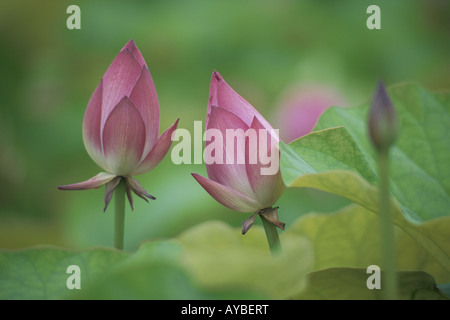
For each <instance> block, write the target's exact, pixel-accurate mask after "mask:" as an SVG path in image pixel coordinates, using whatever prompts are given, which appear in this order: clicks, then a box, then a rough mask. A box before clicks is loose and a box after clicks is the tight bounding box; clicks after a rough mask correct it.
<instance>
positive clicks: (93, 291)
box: [0, 222, 312, 299]
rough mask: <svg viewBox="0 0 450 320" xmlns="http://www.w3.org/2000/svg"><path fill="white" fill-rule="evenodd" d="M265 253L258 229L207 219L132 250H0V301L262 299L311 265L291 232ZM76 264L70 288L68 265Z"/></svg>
mask: <svg viewBox="0 0 450 320" xmlns="http://www.w3.org/2000/svg"><path fill="white" fill-rule="evenodd" d="M283 246H284V251H283V253H281V254H280V255H279V256H277V257H274V258H272V256H271V254H270V251H269V249H268V245H267V240H266V239H265V237H264V233H263V231H262V228H261V227H259V226H254V228H252V230H251V232H249V233H248V234H247V235H246V236H245V237H244V236H242V234H241V230H240V228H231V227H229V226H227V225H226V224H225V223H222V222H208V223H204V224H201V225H199V226H197V227H195V228H193V229H190V230H188V231H186V232H185V233H183V234H182V235H181V236H180V237H179V239H171V240H159V241H150V242H146V243H144V244H142V245H141V246H140V247H139V249H138V250H137V251H136V252H134V253H126V252H123V251H119V250H114V249H108V248H95V249H90V250H86V251H72V250H67V249H63V248H55V247H40V248H30V249H26V250H18V251H0V299H261V298H265V299H267V298H284V297H288V296H291V295H294V294H296V293H298V292H299V291H301V289H302V288H303V287H304V286H305V277H306V274H307V272H309V271H310V267H311V265H312V250H311V247H310V243H309V241H308V240H307V239H306V238H304V237H303V238H302V237H301V236H298V235H295V234H290V235H287V236H285V237H284V239H283ZM71 265H77V266H78V267H79V268H80V275H81V289H80V290H77V289H73V290H69V289H68V288H67V286H66V281H67V279H68V278H69V277H70V276H71V274H68V273H67V272H66V271H67V268H68V267H69V266H71Z"/></svg>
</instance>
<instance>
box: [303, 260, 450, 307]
mask: <svg viewBox="0 0 450 320" xmlns="http://www.w3.org/2000/svg"><path fill="white" fill-rule="evenodd" d="M370 276H371V273H369V274H368V273H367V269H354V268H330V269H325V270H320V271H316V272H313V273H311V274H310V275H309V277H308V286H307V288H306V290H304V291H302V292H301V293H300V294H299V295H297V296H296V297H295V298H296V299H305V300H379V299H382V298H383V286H381V289H372V290H370V289H368V288H367V285H366V283H367V279H368V278H369V277H370ZM381 276H382V275H381ZM397 276H398V282H399V294H398V299H401V300H448V297H447V296H446V295H445V294H444V293H443V292H442V291H440V290H439V289H437V288H436V284H435V283H434V280H433V277H431V276H430V275H429V274H427V273H425V272H421V271H404V272H399V273H397Z"/></svg>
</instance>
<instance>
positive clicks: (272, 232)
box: [259, 215, 281, 256]
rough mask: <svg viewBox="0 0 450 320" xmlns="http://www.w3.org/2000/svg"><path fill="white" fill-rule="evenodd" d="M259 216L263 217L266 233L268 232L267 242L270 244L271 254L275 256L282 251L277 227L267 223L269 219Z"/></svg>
mask: <svg viewBox="0 0 450 320" xmlns="http://www.w3.org/2000/svg"><path fill="white" fill-rule="evenodd" d="M259 216H260V217H261V221H262V223H263V226H264V231H265V232H266V237H267V242H268V243H269V248H270V252H271V253H272V256H273V255H275V254H277V253H279V252H280V251H281V243H280V237H279V236H278V230H277V227H275V225H274V224H273V223H271V222H269V221H267V219H266V218H264V217H263V216H262V215H259Z"/></svg>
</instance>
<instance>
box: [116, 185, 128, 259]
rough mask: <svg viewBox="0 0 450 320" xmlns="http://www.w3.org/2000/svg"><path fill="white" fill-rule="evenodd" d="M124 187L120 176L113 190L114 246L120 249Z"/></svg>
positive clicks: (123, 223) (122, 227)
mask: <svg viewBox="0 0 450 320" xmlns="http://www.w3.org/2000/svg"><path fill="white" fill-rule="evenodd" d="M125 187H126V186H125V179H123V178H122V179H121V180H120V182H119V185H118V186H117V187H116V189H115V191H114V197H115V208H114V209H115V210H114V212H115V214H114V247H115V248H117V249H120V250H122V249H123V238H124V229H125Z"/></svg>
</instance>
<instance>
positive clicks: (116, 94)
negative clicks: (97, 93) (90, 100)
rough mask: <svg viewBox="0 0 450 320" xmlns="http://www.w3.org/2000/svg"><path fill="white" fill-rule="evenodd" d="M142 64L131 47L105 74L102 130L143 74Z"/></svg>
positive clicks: (119, 56) (117, 57)
mask: <svg viewBox="0 0 450 320" xmlns="http://www.w3.org/2000/svg"><path fill="white" fill-rule="evenodd" d="M141 69H142V68H141V65H140V64H139V62H138V61H137V60H136V58H135V57H134V55H133V53H132V52H131V51H130V50H129V49H127V48H126V49H124V50H123V51H121V52H120V53H119V54H118V55H117V56H116V58H115V59H114V61H113V62H112V64H111V65H110V66H109V68H108V70H107V71H106V73H105V75H104V76H103V105H102V107H103V110H102V119H101V123H100V126H101V132H102V131H103V130H104V127H105V123H106V120H107V119H108V117H109V115H110V113H111V112H112V111H113V109H114V108H115V106H116V105H117V104H118V103H119V102H120V101H121V100H122V98H123V97H129V96H130V94H131V92H132V90H133V88H134V86H135V84H136V81H137V80H138V78H139V75H140V74H141Z"/></svg>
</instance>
